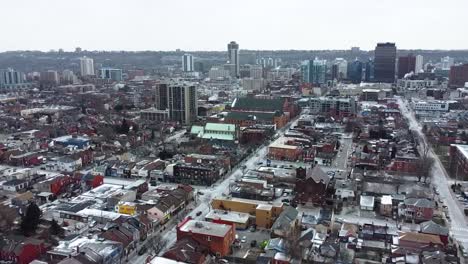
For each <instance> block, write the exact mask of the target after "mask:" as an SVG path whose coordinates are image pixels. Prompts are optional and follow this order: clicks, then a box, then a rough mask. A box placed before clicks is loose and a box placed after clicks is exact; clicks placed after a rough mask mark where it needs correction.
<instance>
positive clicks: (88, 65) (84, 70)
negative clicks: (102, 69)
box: [80, 57, 94, 76]
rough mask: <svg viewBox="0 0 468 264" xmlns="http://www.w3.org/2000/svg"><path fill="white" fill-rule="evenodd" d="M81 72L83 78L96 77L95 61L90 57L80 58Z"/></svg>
mask: <svg viewBox="0 0 468 264" xmlns="http://www.w3.org/2000/svg"><path fill="white" fill-rule="evenodd" d="M80 72H81V76H92V75H94V60H93V59H91V58H88V57H82V58H80Z"/></svg>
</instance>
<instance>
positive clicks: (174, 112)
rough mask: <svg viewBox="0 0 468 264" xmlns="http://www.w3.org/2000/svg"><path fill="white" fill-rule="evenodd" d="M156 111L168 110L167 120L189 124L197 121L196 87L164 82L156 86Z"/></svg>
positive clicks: (181, 83) (191, 84) (185, 83)
mask: <svg viewBox="0 0 468 264" xmlns="http://www.w3.org/2000/svg"><path fill="white" fill-rule="evenodd" d="M155 103H156V109H158V110H168V112H169V119H170V120H172V121H178V122H180V123H182V124H187V125H188V124H191V123H192V122H194V121H195V120H196V119H197V109H198V106H197V87H196V85H195V84H194V83H187V82H177V81H173V80H170V81H165V82H161V83H159V84H157V85H156V102H155Z"/></svg>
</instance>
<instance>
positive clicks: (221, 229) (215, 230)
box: [179, 220, 232, 237]
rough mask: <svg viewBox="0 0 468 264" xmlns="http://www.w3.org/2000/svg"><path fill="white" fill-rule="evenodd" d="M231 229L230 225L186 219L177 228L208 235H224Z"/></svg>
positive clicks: (182, 230)
mask: <svg viewBox="0 0 468 264" xmlns="http://www.w3.org/2000/svg"><path fill="white" fill-rule="evenodd" d="M231 229H232V227H231V226H230V225H224V224H216V223H211V222H207V221H198V220H188V221H187V222H186V223H185V224H183V225H182V226H181V227H180V228H179V230H180V231H181V232H192V233H198V234H203V235H208V236H216V237H224V236H226V234H227V233H228V232H229V231H230V230H231Z"/></svg>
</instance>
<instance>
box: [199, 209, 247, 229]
mask: <svg viewBox="0 0 468 264" xmlns="http://www.w3.org/2000/svg"><path fill="white" fill-rule="evenodd" d="M205 220H206V221H210V222H217V223H226V224H230V225H232V224H234V225H235V227H236V229H247V228H248V227H249V223H250V215H249V214H247V213H241V212H229V211H224V210H211V211H210V212H209V213H208V214H207V215H205Z"/></svg>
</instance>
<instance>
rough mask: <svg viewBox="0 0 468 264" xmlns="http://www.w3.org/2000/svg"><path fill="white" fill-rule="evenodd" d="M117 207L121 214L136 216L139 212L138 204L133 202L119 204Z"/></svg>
mask: <svg viewBox="0 0 468 264" xmlns="http://www.w3.org/2000/svg"><path fill="white" fill-rule="evenodd" d="M115 207H116V208H115V210H116V211H117V212H118V213H120V214H126V215H135V214H136V212H137V207H136V204H135V203H131V202H119V203H118V204H117V205H116V206H115Z"/></svg>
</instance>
